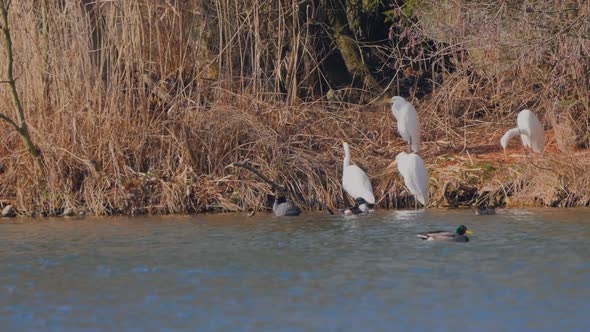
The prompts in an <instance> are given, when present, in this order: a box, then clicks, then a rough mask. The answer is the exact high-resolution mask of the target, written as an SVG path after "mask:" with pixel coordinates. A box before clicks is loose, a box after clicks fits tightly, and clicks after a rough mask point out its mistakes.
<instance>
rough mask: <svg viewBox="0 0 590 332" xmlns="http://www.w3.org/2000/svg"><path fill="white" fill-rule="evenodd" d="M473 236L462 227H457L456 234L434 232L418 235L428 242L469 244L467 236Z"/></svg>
mask: <svg viewBox="0 0 590 332" xmlns="http://www.w3.org/2000/svg"><path fill="white" fill-rule="evenodd" d="M466 233H467V234H473V232H472V231H470V230H468V229H467V227H465V226H464V225H461V226H459V227H457V229H456V230H455V232H445V231H433V232H428V233H424V234H418V237H419V238H421V239H422V240H428V241H447V242H469V238H468V237H467V236H466V235H465V234H466Z"/></svg>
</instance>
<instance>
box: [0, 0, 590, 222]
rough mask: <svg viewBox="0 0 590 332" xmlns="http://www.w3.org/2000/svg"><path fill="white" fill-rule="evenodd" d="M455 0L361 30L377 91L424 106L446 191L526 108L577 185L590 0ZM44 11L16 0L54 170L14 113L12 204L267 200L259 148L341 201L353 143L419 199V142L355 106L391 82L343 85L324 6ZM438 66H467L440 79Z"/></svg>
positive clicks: (129, 2)
mask: <svg viewBox="0 0 590 332" xmlns="http://www.w3.org/2000/svg"><path fill="white" fill-rule="evenodd" d="M396 3H397V2H395V1H394V2H391V3H389V2H386V3H385V4H384V6H385V7H387V8H389V7H391V8H397V7H396V6H397V5H396ZM446 3H449V2H446ZM450 3H452V2H450ZM453 5H454V7H449V8H439V7H437V6H442V5H440V4H438V2H432V3H428V2H424V3H421V5H420V6H419V7H416V8H414V9H413V11H412V17H410V18H408V19H407V20H405V21H402V20H401V19H400V20H399V21H398V22H403V23H399V26H397V27H396V29H397V30H395V31H396V32H397V33H399V35H402V34H403V36H404V37H403V38H400V39H399V43H392V42H387V41H385V42H383V41H381V42H378V43H361V42H359V47H360V48H361V49H363V50H364V51H366V52H373V54H375V55H374V57H375V58H376V59H379V61H380V62H381V65H380V66H372V67H371V68H370V69H371V70H372V71H373V74H374V75H375V76H376V77H378V78H379V83H380V84H381V85H382V86H383V87H384V91H378V93H380V92H382V93H383V95H393V94H398V91H402V90H403V94H404V95H406V96H408V97H409V98H410V99H412V101H413V102H414V103H415V105H416V106H417V108H418V109H419V112H420V116H421V119H422V126H423V128H422V135H423V137H424V141H425V148H424V151H423V152H422V154H423V156H424V157H425V158H426V159H427V162H429V163H430V166H429V167H430V170H431V173H433V175H434V176H433V181H432V189H433V190H434V191H436V190H440V189H441V188H442V186H443V184H444V182H445V181H446V180H448V179H447V178H450V177H456V175H453V174H452V172H451V173H445V172H443V171H441V170H440V169H439V164H440V163H439V162H440V158H443V157H444V156H446V155H447V154H452V153H457V152H461V151H465V150H469V149H472V150H473V149H475V148H476V147H477V146H482V145H491V144H496V142H497V140H498V138H499V136H500V135H501V133H502V132H503V130H505V129H507V128H509V127H511V126H513V125H514V119H515V115H516V112H517V111H519V110H521V109H522V108H525V107H530V108H532V109H533V110H534V111H535V112H536V113H538V114H540V115H541V117H542V118H543V119H544V120H543V122H544V124H545V126H546V128H547V129H549V130H551V129H552V128H556V129H557V128H565V129H559V130H568V134H566V135H561V136H560V134H559V131H558V132H556V133H555V134H554V135H552V136H551V137H564V138H560V142H559V144H555V143H552V146H560V149H554V148H550V151H551V156H550V157H547V158H546V159H542V161H538V160H537V161H536V163H537V164H539V163H541V164H543V165H544V166H542V167H544V168H545V169H551V171H546V172H545V173H543V174H548V175H547V176H550V177H551V179H562V180H563V181H566V182H567V187H568V188H569V189H568V190H570V191H572V190H571V188H572V185H573V184H575V185H576V186H577V185H579V184H581V183H588V180H587V179H588V177H587V174H588V166H587V165H580V163H579V162H576V161H577V159H575V158H574V157H572V153H573V152H572V151H575V150H574V148H575V149H579V148H587V147H588V144H589V143H590V136H589V134H588V132H589V131H588V128H589V123H590V105H589V100H590V98H589V97H590V82H589V77H590V75H588V73H589V63H590V61H589V54H590V45H589V41H588V39H589V36H588V32H589V29H590V28H589V23H588V22H590V20H589V19H588V18H589V11H588V4H587V3H586V2H584V1H569V2H562V1H549V2H541V1H538V2H526V3H524V4H521V3H519V2H514V4H512V2H502V3H501V4H496V2H486V1H478V2H465V3H462V2H459V1H458V2H457V3H454V4H453ZM573 8H575V10H574V9H573ZM41 9H42V8H41V7H40V6H39V5H38V1H32V0H30V1H13V3H12V7H11V12H10V15H11V24H12V27H11V33H12V35H13V40H14V47H15V49H14V52H15V57H16V61H17V62H16V65H17V67H16V74H15V75H16V77H17V86H18V89H19V91H20V94H21V98H22V100H23V105H24V107H25V111H26V115H27V119H28V121H29V125H30V131H31V133H32V136H33V139H34V141H35V143H36V144H37V145H38V146H39V148H40V149H41V151H42V153H43V156H44V160H45V167H46V169H45V172H40V171H39V170H38V168H37V167H36V166H35V164H34V163H33V161H32V160H31V158H30V157H29V155H28V154H27V151H26V149H25V148H24V147H23V146H22V143H21V142H20V141H19V140H18V137H17V135H16V133H15V132H14V131H12V130H11V129H10V128H9V127H8V126H7V125H6V124H5V123H0V172H1V174H0V199H2V200H4V201H10V202H12V203H13V204H15V205H16V206H17V208H18V209H19V211H20V212H22V213H26V214H34V213H39V212H42V213H59V211H61V210H62V209H63V208H65V207H68V206H72V207H77V208H79V209H83V210H86V212H88V213H92V214H109V213H120V212H122V213H145V212H148V213H174V212H194V211H209V210H240V209H245V208H248V207H254V208H263V207H264V206H265V205H267V204H268V202H267V200H268V194H270V187H269V186H268V185H266V184H263V183H260V182H259V181H258V180H257V179H256V178H254V177H252V175H250V174H247V173H244V172H242V171H238V170H235V169H230V168H227V165H229V164H230V163H232V162H236V161H242V160H249V161H250V162H251V163H252V164H253V165H255V166H256V167H258V168H259V169H260V170H261V172H263V173H265V174H267V175H268V176H270V177H272V178H274V179H276V180H277V181H279V182H282V183H285V184H288V186H289V187H290V190H291V192H292V193H293V195H294V198H295V200H296V201H298V203H299V204H301V205H304V206H305V207H309V208H315V207H317V203H315V202H316V201H321V202H325V203H326V204H328V205H329V206H332V207H335V206H342V205H343V204H344V203H343V201H344V196H343V193H342V189H341V187H340V184H339V183H340V174H341V173H340V172H341V158H342V152H341V141H342V140H346V141H348V142H349V143H351V144H352V158H353V161H355V162H357V163H359V164H360V165H362V166H363V167H366V168H367V169H368V171H369V174H370V175H371V177H372V178H373V179H374V186H375V190H376V196H377V197H379V198H378V199H380V198H382V199H381V200H380V205H381V206H389V207H391V206H405V205H410V206H413V201H411V200H408V198H407V197H408V195H407V194H406V193H404V190H403V185H402V183H401V182H400V180H399V178H398V177H397V176H396V173H395V170H394V169H391V168H388V165H389V164H390V162H391V161H392V160H393V159H394V156H395V155H396V154H397V152H399V151H400V149H402V148H403V147H404V144H402V142H401V141H400V140H399V138H398V137H397V135H396V134H395V130H394V128H395V123H394V121H393V119H392V117H391V115H390V113H389V111H388V110H387V109H386V108H385V107H382V106H379V105H377V104H372V103H364V102H363V103H360V104H356V103H354V102H353V103H350V102H347V100H349V98H348V96H351V95H354V96H357V97H358V96H359V95H361V96H366V97H358V98H356V100H374V99H377V98H378V97H380V96H379V94H378V93H377V94H376V93H375V91H364V90H363V89H362V87H359V86H358V85H352V83H351V85H350V86H342V85H338V84H333V82H334V73H332V72H330V71H329V66H328V62H329V61H333V57H334V54H333V53H334V52H336V51H335V50H334V48H335V47H336V46H335V45H334V43H329V42H326V39H325V36H326V35H329V33H328V32H329V31H328V32H326V31H327V30H329V27H325V25H323V24H321V22H320V23H318V22H319V21H318V20H320V18H321V15H322V2H319V1H309V2H300V1H287V0H280V1H255V0H243V1H231V0H214V1H197V0H195V1H175V0H159V1H147V0H146V1H136V0H120V1H116V2H113V1H96V2H95V1H57V2H49V5H48V8H47V18H48V27H49V33H48V38H46V39H44V38H45V35H44V29H43V22H42V21H43V13H42V10H41ZM443 10H444V11H449V12H450V14H448V16H444V17H441V18H442V19H443V20H440V21H437V20H435V18H434V17H433V16H432V15H430V14H429V12H430V11H439V12H441V11H443ZM404 15H405V14H404ZM429 15H430V16H429ZM482 22H483V23H484V24H482ZM432 40H438V42H436V43H434V45H435V46H436V47H433V46H432V45H433V42H432ZM428 43H429V45H430V46H429V47H430V50H431V51H429V52H422V51H421V50H422V49H423V48H424V47H425V46H424V45H426V44H428ZM318 45H321V49H318ZM504 52H506V53H504ZM3 61H5V60H4V59H3V58H0V66H2V68H3V66H4V62H3ZM372 61H373V63H375V61H376V60H375V59H373V60H372ZM379 61H377V62H379ZM434 61H443V62H444V61H450V63H448V64H445V65H437V66H436V68H438V69H437V70H438V72H437V73H436V74H429V73H428V71H429V70H430V69H432V68H434V65H433V64H432V63H433V62H434ZM486 61H487V62H486ZM427 78H431V79H432V80H434V81H430V82H427V83H428V84H426V83H424V82H425V81H427ZM408 82H410V83H408ZM422 85H428V86H429V87H430V88H429V89H428V91H427V92H424V89H422V88H421V86H422ZM326 96H332V97H329V98H328V97H326ZM333 96H336V97H333ZM375 96H378V97H375ZM417 97H419V98H417ZM353 100H355V99H354V98H353ZM10 105H11V104H10V103H9V96H8V94H7V91H6V89H5V88H4V87H0V112H3V113H5V114H12V112H13V111H12V109H11V106H10ZM569 133H572V134H571V135H573V136H574V139H573V140H572V138H571V137H572V136H571V135H570V134H569ZM567 140H569V141H567ZM572 145H573V146H572ZM561 146H563V147H561ZM494 151H495V150H494ZM496 152H497V151H496ZM441 156H442V157H441ZM569 160H571V161H572V162H571V163H569ZM537 164H534V165H537ZM523 165H524V166H522V167H523V168H524V169H526V170H529V171H528V172H529V173H531V174H535V172H536V171H535V170H538V168H535V167H536V166H534V165H533V164H532V163H528V162H526V161H525V162H523ZM570 166H571V168H570ZM440 167H442V166H440ZM521 171H522V172H521V173H526V171H523V170H522V169H521ZM552 172H553V173H555V172H557V174H556V175H555V174H553V173H552ZM584 172H585V174H586V175H584ZM566 173H567V174H566ZM570 173H571V174H570ZM552 174H553V175H552ZM568 174H569V175H568ZM584 176H585V177H584ZM581 178H584V179H585V180H583V181H582V180H581ZM584 181H586V182H584ZM480 182H483V180H480ZM528 183H534V181H533V180H530V181H528ZM544 183H546V182H544ZM479 184H481V183H479ZM554 188H555V186H553V188H552V189H551V190H553V189H554ZM576 189H578V188H577V187H576ZM547 190H548V189H547ZM584 190H586V191H585V192H587V191H588V190H587V187H586V188H585V189H584V188H581V189H579V193H582V192H584ZM568 192H569V191H568ZM572 192H573V191H572ZM580 202H582V200H580ZM580 204H581V203H580Z"/></svg>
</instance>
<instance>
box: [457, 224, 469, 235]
mask: <svg viewBox="0 0 590 332" xmlns="http://www.w3.org/2000/svg"><path fill="white" fill-rule="evenodd" d="M455 233H457V234H459V235H465V233H467V234H473V232H472V231H470V230H468V229H467V227H465V225H461V226H459V227H457V229H456V230H455Z"/></svg>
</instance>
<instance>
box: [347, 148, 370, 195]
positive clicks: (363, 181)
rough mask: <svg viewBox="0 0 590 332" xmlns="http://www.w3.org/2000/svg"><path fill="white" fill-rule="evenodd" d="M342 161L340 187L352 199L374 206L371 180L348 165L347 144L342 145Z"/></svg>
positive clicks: (348, 152)
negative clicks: (362, 200)
mask: <svg viewBox="0 0 590 332" xmlns="http://www.w3.org/2000/svg"><path fill="white" fill-rule="evenodd" d="M342 147H343V148H344V161H343V167H342V187H343V188H344V191H346V192H347V193H348V194H349V195H350V196H352V198H354V199H355V200H356V199H357V198H362V199H364V200H365V201H366V203H368V204H375V196H373V186H371V180H369V177H368V176H367V173H365V172H364V171H363V170H362V169H361V168H360V167H358V166H357V165H352V164H351V163H350V148H349V146H348V143H342Z"/></svg>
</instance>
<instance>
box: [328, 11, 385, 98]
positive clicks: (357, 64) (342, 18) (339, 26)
mask: <svg viewBox="0 0 590 332" xmlns="http://www.w3.org/2000/svg"><path fill="white" fill-rule="evenodd" d="M327 2H328V6H327V8H328V11H327V16H328V21H329V23H330V26H331V27H332V30H333V32H332V38H333V39H334V42H335V43H336V47H337V48H338V50H339V51H340V54H341V55H342V59H343V60H344V63H345V65H346V69H347V70H348V72H349V73H350V75H352V76H353V78H355V79H356V78H358V79H361V80H362V81H363V84H364V85H365V86H366V87H368V88H370V89H371V90H380V89H381V87H380V86H379V83H377V81H376V80H375V78H374V77H373V75H371V73H370V71H369V69H368V68H367V66H366V65H365V63H364V61H363V57H362V54H361V52H360V49H359V47H358V45H357V43H356V40H355V39H354V35H353V33H352V32H351V31H350V29H349V28H348V27H349V23H348V18H347V11H346V8H344V6H345V4H344V3H343V0H327ZM353 2H354V1H353ZM350 13H352V11H351V12H350ZM354 22H357V23H358V19H355V20H354Z"/></svg>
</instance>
